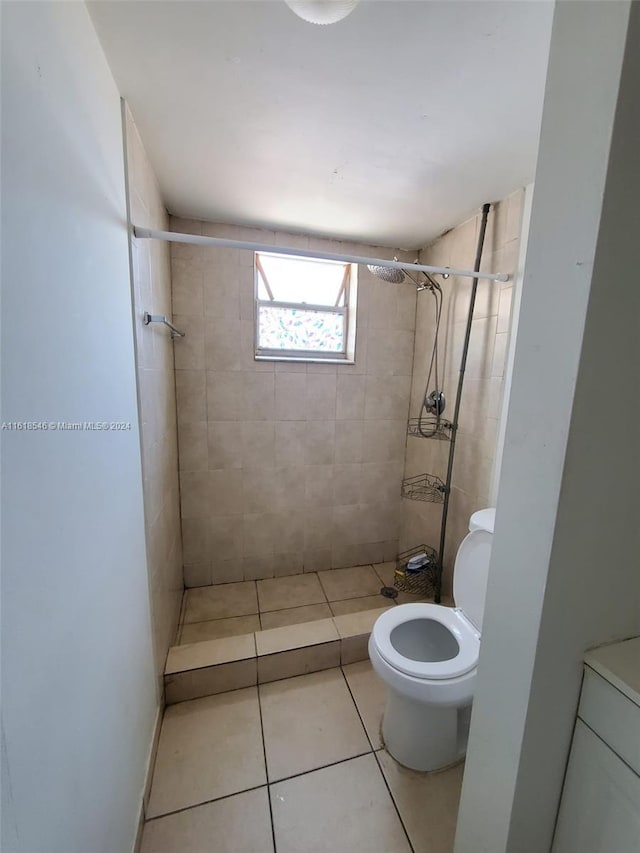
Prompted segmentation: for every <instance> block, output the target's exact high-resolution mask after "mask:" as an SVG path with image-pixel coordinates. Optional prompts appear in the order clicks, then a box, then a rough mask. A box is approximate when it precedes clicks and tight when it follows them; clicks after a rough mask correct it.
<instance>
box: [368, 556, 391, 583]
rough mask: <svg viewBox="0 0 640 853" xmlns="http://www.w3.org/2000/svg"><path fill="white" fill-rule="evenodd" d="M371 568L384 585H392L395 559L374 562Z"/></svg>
mask: <svg viewBox="0 0 640 853" xmlns="http://www.w3.org/2000/svg"><path fill="white" fill-rule="evenodd" d="M372 568H373V570H374V572H375V573H376V574H377V575H378V577H379V578H380V580H381V581H382V583H383V584H384V585H385V586H393V577H394V573H395V570H396V563H395V560H392V561H391V562H389V563H374V564H373V566H372Z"/></svg>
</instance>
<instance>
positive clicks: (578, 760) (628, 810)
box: [552, 638, 640, 853]
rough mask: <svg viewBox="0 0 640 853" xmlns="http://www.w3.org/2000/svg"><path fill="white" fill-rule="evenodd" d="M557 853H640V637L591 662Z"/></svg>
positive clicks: (565, 791) (563, 801) (564, 797)
mask: <svg viewBox="0 0 640 853" xmlns="http://www.w3.org/2000/svg"><path fill="white" fill-rule="evenodd" d="M585 664H586V666H585V676H584V682H583V685H582V693H581V696H580V706H579V708H578V719H577V721H576V729H575V732H574V737H573V742H572V745H571V753H570V756H569V764H568V766H567V775H566V778H565V783H564V788H563V792H562V799H561V802H560V811H559V814H558V823H557V827H556V833H555V837H554V842H553V848H552V850H553V853H640V638H637V639H634V640H627V641H625V642H624V643H616V644H615V645H611V646H604V647H603V648H601V649H596V650H595V651H593V652H590V653H589V655H587V657H586V659H585Z"/></svg>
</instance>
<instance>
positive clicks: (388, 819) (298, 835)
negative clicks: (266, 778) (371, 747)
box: [270, 755, 411, 853]
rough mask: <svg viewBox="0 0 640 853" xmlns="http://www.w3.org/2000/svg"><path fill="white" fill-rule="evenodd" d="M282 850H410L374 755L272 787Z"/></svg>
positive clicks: (288, 852)
mask: <svg viewBox="0 0 640 853" xmlns="http://www.w3.org/2000/svg"><path fill="white" fill-rule="evenodd" d="M270 794H271V808H272V810H273V826H274V832H275V836H276V848H277V850H278V853H411V848H410V846H409V842H408V841H407V837H406V835H405V833H404V830H403V828H402V824H401V823H400V820H399V818H398V815H397V812H396V810H395V808H394V805H393V802H392V800H391V797H390V796H389V792H388V791H387V787H386V785H385V784H384V780H383V778H382V774H381V773H380V769H379V767H378V765H377V763H376V760H375V758H374V757H373V755H365V756H362V757H361V758H354V759H352V760H351V761H345V762H342V763H341V764H335V765H333V766H332V767H325V768H323V769H322V770H316V771H315V772H313V773H307V774H305V775H304V776H297V777H295V778H294V779H287V780H286V781H284V782H279V783H278V784H276V785H271V786H270Z"/></svg>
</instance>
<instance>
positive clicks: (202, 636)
mask: <svg viewBox="0 0 640 853" xmlns="http://www.w3.org/2000/svg"><path fill="white" fill-rule="evenodd" d="M259 630H260V618H259V616H258V614H257V613H256V614H254V615H251V616H232V617H231V618H230V619H212V620H210V621H208V622H191V623H190V624H188V625H183V626H182V631H181V632H180V645H184V644H185V643H199V642H201V641H202V640H220V639H222V638H223V637H237V636H239V635H240V634H251V633H252V632H253V631H259Z"/></svg>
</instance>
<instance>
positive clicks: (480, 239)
mask: <svg viewBox="0 0 640 853" xmlns="http://www.w3.org/2000/svg"><path fill="white" fill-rule="evenodd" d="M490 209H491V205H490V204H485V205H483V207H482V221H481V223H480V234H479V235H478V246H477V249H476V261H475V264H474V266H473V269H474V271H475V272H480V263H481V261H482V249H483V248H484V236H485V233H486V230H487V218H488V216H489V210H490ZM477 290H478V279H477V278H474V279H473V284H472V285H471V299H470V302H469V314H468V316H467V330H466V332H465V336H464V345H463V347H462V358H461V359H460V375H459V378H458V390H457V392H456V403H455V407H454V410H453V418H452V423H453V429H452V431H451V442H450V444H449V461H448V463H447V477H446V480H445V492H444V504H443V507H442V523H441V525H440V547H439V548H438V574H437V576H436V589H435V596H434V600H435V602H436V604H440V599H441V595H442V572H443V570H444V540H445V536H446V532H447V515H448V512H449V497H450V494H451V478H452V475H453V457H454V454H455V449H456V435H457V434H458V417H459V415H460V403H461V401H462V385H463V382H464V372H465V370H466V367H467V356H468V355H469V339H470V337H471V324H472V322H473V309H474V307H475V304H476V292H477Z"/></svg>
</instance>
